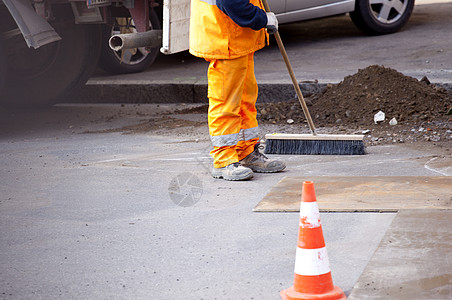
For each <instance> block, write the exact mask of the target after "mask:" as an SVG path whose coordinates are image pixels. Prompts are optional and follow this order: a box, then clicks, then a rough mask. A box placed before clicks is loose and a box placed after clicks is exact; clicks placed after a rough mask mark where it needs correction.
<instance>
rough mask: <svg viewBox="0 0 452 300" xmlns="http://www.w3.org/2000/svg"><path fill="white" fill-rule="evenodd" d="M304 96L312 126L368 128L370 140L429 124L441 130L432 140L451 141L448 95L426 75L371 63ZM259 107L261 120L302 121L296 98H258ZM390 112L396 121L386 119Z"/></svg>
mask: <svg viewBox="0 0 452 300" xmlns="http://www.w3.org/2000/svg"><path fill="white" fill-rule="evenodd" d="M306 102H307V104H308V108H309V111H310V113H311V116H312V118H313V121H314V124H315V125H316V127H317V128H319V127H331V126H334V127H346V128H348V129H351V130H358V129H359V130H361V129H363V130H364V129H367V131H368V130H371V131H372V135H373V139H372V141H373V142H377V141H379V140H380V141H382V140H383V139H382V138H381V136H383V135H385V136H387V135H391V134H393V133H394V134H395V135H399V136H400V135H401V134H402V132H405V135H406V132H408V133H409V134H412V135H413V137H412V140H416V134H414V132H415V131H417V132H422V131H424V130H425V131H427V130H429V131H432V133H433V131H434V132H435V134H439V135H440V136H439V137H435V138H434V140H441V139H443V141H444V140H449V141H452V140H451V138H452V131H451V129H452V125H451V124H452V123H451V116H450V115H446V114H447V113H448V112H449V113H450V110H451V107H452V95H451V94H450V93H449V92H448V91H447V90H445V89H443V88H440V87H438V86H436V85H433V84H430V82H429V81H428V79H427V78H426V77H424V78H423V79H422V80H420V81H419V80H417V79H415V78H412V77H409V76H405V75H403V74H402V73H400V72H398V71H396V70H394V69H391V68H386V67H383V66H378V65H372V66H369V67H367V68H365V69H360V70H358V72H357V73H356V74H354V75H350V76H347V77H345V78H344V80H343V81H341V82H340V83H339V84H336V85H328V86H327V88H326V89H324V91H323V93H321V94H317V95H313V96H311V97H309V98H307V99H306ZM379 111H382V112H384V113H385V115H386V118H385V120H384V121H383V122H381V123H379V124H375V123H374V115H375V114H376V113H377V112H379ZM258 113H259V118H260V121H261V122H264V123H273V124H287V123H289V124H293V125H292V126H297V124H304V123H305V122H306V121H305V117H304V114H303V111H302V109H301V107H300V104H299V103H298V100H291V101H286V102H279V103H264V104H259V105H258ZM393 118H395V120H396V121H397V124H398V125H397V126H390V125H389V124H388V123H389V121H390V120H391V119H393ZM292 120H293V121H292ZM407 126H408V127H411V128H407ZM435 126H436V127H437V128H436V127H435ZM424 127H425V128H424ZM436 129H438V130H436ZM438 131H439V133H438ZM410 132H411V133H410ZM417 135H418V134H417ZM430 135H431V134H430ZM384 140H386V138H384ZM390 140H391V141H393V140H394V139H393V138H391V139H390ZM396 140H397V141H399V142H403V141H405V140H410V138H408V137H407V138H403V139H396Z"/></svg>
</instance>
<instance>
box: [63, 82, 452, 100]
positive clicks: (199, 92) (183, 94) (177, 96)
mask: <svg viewBox="0 0 452 300" xmlns="http://www.w3.org/2000/svg"><path fill="white" fill-rule="evenodd" d="M432 84H433V85H436V86H439V87H442V88H444V89H446V90H447V91H449V92H451V93H452V83H432ZM299 85H300V88H301V91H302V93H303V96H305V97H309V96H311V95H313V94H317V93H321V92H322V91H324V90H325V89H326V87H327V86H328V85H329V84H327V83H318V82H301V83H299ZM258 86H259V94H258V102H259V103H271V102H280V101H287V100H291V99H296V93H295V90H294V88H293V86H292V84H291V83H290V84H289V83H261V84H258ZM65 102H71V103H126V104H138V103H140V104H146V103H208V99H207V83H153V82H150V83H143V82H140V83H137V84H135V83H89V82H88V84H86V85H85V86H84V88H82V89H81V90H80V91H79V92H78V93H77V94H75V95H73V97H69V98H68V99H67V101H65Z"/></svg>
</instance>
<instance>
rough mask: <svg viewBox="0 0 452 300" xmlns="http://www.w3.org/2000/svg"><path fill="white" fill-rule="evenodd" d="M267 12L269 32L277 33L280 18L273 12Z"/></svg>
mask: <svg viewBox="0 0 452 300" xmlns="http://www.w3.org/2000/svg"><path fill="white" fill-rule="evenodd" d="M266 14H267V26H266V27H267V32H268V34H275V33H276V32H277V31H278V19H276V16H275V14H274V13H272V12H268V13H266Z"/></svg>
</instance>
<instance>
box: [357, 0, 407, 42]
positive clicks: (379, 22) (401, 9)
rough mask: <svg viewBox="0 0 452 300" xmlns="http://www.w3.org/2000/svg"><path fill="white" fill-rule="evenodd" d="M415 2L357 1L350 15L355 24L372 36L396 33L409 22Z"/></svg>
mask: <svg viewBox="0 0 452 300" xmlns="http://www.w3.org/2000/svg"><path fill="white" fill-rule="evenodd" d="M413 7H414V0H392V1H383V0H356V2H355V10H354V11H353V12H351V13H350V17H351V19H352V21H353V23H354V24H355V25H356V26H357V27H358V28H359V29H361V30H362V31H364V32H365V33H367V34H371V35H380V34H388V33H394V32H396V31H398V30H400V29H401V28H402V27H403V25H405V23H406V22H407V21H408V19H409V18H410V16H411V13H412V11H413Z"/></svg>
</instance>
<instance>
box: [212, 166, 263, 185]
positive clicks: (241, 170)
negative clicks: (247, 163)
mask: <svg viewBox="0 0 452 300" xmlns="http://www.w3.org/2000/svg"><path fill="white" fill-rule="evenodd" d="M253 175H254V173H253V171H252V170H251V169H250V168H247V167H243V166H241V165H240V164H239V163H238V162H236V163H233V164H230V165H228V166H226V167H223V168H213V170H212V176H213V178H223V179H226V180H233V181H236V180H246V179H250V178H251V177H253Z"/></svg>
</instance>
